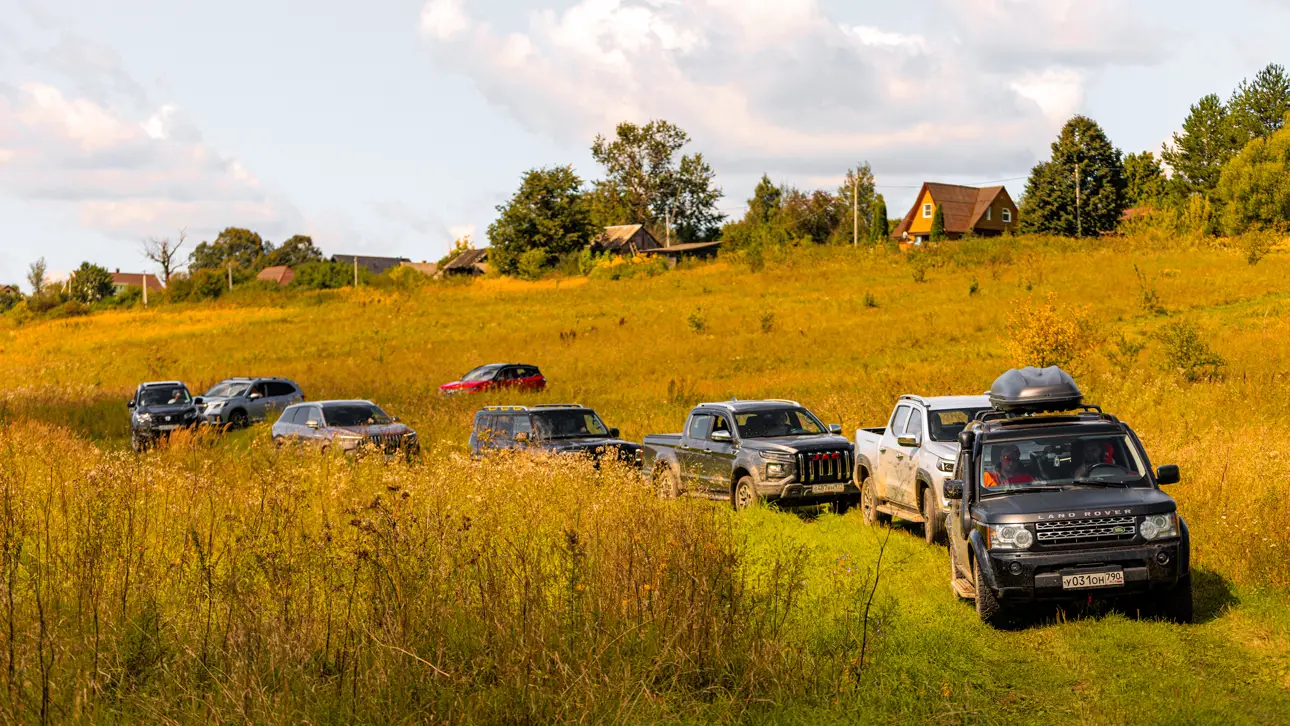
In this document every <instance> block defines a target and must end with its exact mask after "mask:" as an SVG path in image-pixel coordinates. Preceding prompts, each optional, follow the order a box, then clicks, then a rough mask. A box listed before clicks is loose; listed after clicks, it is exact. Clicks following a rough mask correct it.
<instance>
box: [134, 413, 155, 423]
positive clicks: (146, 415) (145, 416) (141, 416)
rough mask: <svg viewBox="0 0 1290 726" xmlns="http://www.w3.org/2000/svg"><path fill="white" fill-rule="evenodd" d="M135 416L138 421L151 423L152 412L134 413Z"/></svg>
mask: <svg viewBox="0 0 1290 726" xmlns="http://www.w3.org/2000/svg"><path fill="white" fill-rule="evenodd" d="M135 418H137V419H139V423H152V414H150V413H136V414H135Z"/></svg>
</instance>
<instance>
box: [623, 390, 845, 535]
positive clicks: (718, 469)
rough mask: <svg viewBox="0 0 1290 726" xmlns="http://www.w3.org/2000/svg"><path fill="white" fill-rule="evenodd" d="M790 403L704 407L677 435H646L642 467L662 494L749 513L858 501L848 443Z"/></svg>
mask: <svg viewBox="0 0 1290 726" xmlns="http://www.w3.org/2000/svg"><path fill="white" fill-rule="evenodd" d="M841 431H842V427H841V426H840V425H836V424H835V425H832V426H825V425H824V424H822V423H820V419H818V418H816V416H815V414H813V413H811V412H810V411H808V410H806V409H805V408H803V407H802V405H801V404H799V403H795V402H793V401H779V400H775V401H727V402H724V403H704V404H700V405H699V406H698V407H696V408H695V409H694V410H693V411H691V412H690V416H689V418H688V419H687V420H686V422H685V430H684V432H683V433H679V434H651V435H649V436H646V437H645V441H644V450H643V452H644V453H643V460H642V468H643V470H644V472H645V473H646V474H647V475H649V476H650V477H651V479H652V481H653V482H654V483H655V485H656V486H657V487H658V489H659V492H660V494H661V495H663V496H665V497H676V496H679V495H681V494H692V495H696V496H701V497H709V498H711V499H718V500H722V501H726V500H729V501H730V502H731V503H733V504H734V506H735V508H736V509H744V508H746V507H748V506H750V505H752V504H753V503H755V502H757V501H758V500H762V501H767V502H778V503H779V504H780V505H781V506H802V505H811V504H832V505H833V506H834V511H838V512H842V511H845V510H846V509H847V508H849V507H850V506H851V505H853V504H855V503H856V502H858V501H859V499H860V490H859V489H858V488H856V486H855V484H854V483H853V482H852V481H851V471H852V468H853V466H854V462H853V461H852V453H851V442H850V441H848V440H847V439H846V438H845V437H843V436H839V435H838V434H839V433H840V432H841Z"/></svg>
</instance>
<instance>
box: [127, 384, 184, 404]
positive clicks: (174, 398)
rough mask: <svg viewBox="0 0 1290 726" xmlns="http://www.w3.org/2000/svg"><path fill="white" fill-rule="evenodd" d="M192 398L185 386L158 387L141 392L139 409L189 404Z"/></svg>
mask: <svg viewBox="0 0 1290 726" xmlns="http://www.w3.org/2000/svg"><path fill="white" fill-rule="evenodd" d="M191 400H192V397H191V396H189V395H188V389H187V388H186V387H184V386H157V387H155V388H145V389H143V390H142V391H140V392H139V407H140V408H149V407H152V406H179V405H182V404H185V403H188V402H189V401H191Z"/></svg>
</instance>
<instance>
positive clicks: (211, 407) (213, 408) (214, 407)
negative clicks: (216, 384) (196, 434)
mask: <svg viewBox="0 0 1290 726" xmlns="http://www.w3.org/2000/svg"><path fill="white" fill-rule="evenodd" d="M221 408H224V402H223V401H211V402H210V403H208V404H206V410H207V411H208V412H210V413H219V410H220V409H221Z"/></svg>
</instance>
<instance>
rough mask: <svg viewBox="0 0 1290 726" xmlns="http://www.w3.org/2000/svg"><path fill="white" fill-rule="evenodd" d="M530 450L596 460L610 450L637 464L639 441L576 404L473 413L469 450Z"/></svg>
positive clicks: (481, 452)
mask: <svg viewBox="0 0 1290 726" xmlns="http://www.w3.org/2000/svg"><path fill="white" fill-rule="evenodd" d="M496 449H531V450H539V451H550V452H555V453H562V454H586V455H589V456H591V457H593V458H594V459H596V460H600V458H601V457H603V456H605V455H606V454H608V453H610V452H613V455H615V456H616V457H617V458H618V459H619V460H620V461H624V462H627V463H629V464H639V463H640V451H641V447H640V445H639V444H634V443H632V442H630V441H624V440H622V439H620V438H619V433H618V429H615V428H609V427H608V426H606V425H605V422H604V421H602V420H601V419H600V416H599V415H598V414H597V413H596V412H595V411H593V410H591V409H589V408H587V407H585V406H579V405H578V404H576V403H556V404H547V405H541V406H532V407H525V406H488V407H486V408H484V409H483V410H482V411H480V412H479V413H476V414H475V426H474V429H473V430H472V431H471V432H470V453H471V454H473V455H475V456H479V455H481V454H483V453H484V452H486V451H489V450H496Z"/></svg>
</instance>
